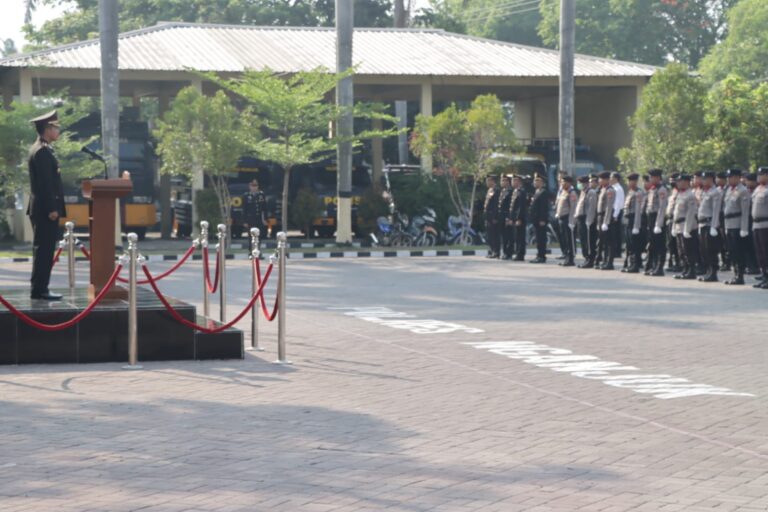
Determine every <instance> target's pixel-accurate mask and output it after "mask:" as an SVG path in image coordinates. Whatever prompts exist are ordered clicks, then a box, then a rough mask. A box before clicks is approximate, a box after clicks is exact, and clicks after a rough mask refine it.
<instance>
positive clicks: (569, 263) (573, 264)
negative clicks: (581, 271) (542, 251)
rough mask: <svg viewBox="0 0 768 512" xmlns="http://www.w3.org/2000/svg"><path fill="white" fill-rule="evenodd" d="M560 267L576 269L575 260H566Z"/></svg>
mask: <svg viewBox="0 0 768 512" xmlns="http://www.w3.org/2000/svg"><path fill="white" fill-rule="evenodd" d="M560 266H563V267H575V266H576V263H574V262H573V260H565V261H564V262H562V263H560Z"/></svg>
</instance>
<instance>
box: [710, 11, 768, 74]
mask: <svg viewBox="0 0 768 512" xmlns="http://www.w3.org/2000/svg"><path fill="white" fill-rule="evenodd" d="M766 24H768V2H765V1H763V0H741V1H740V2H739V3H738V4H736V5H735V6H734V7H733V8H732V9H730V10H729V11H728V36H727V37H726V38H725V39H724V40H723V42H721V43H720V44H718V45H717V46H715V47H714V48H712V51H711V52H710V53H709V54H708V55H707V56H706V57H705V58H704V60H703V61H702V62H701V66H700V70H701V72H702V74H703V76H704V77H705V78H706V79H707V81H708V82H709V83H710V84H714V83H715V82H717V81H719V80H722V79H724V78H725V77H726V76H728V75H729V74H734V75H736V76H740V77H742V78H746V79H748V80H764V79H766V77H767V76H768V73H766V69H768V34H767V33H766V30H765V27H766Z"/></svg>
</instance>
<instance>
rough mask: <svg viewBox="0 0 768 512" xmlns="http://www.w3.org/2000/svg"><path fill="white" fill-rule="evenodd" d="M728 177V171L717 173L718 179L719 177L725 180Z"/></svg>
mask: <svg viewBox="0 0 768 512" xmlns="http://www.w3.org/2000/svg"><path fill="white" fill-rule="evenodd" d="M727 177H728V173H727V172H719V173H717V179H719V180H724V179H725V178H727Z"/></svg>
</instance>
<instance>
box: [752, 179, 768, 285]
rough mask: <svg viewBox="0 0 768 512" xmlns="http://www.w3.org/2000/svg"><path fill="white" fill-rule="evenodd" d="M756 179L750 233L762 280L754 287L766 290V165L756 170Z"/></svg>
mask: <svg viewBox="0 0 768 512" xmlns="http://www.w3.org/2000/svg"><path fill="white" fill-rule="evenodd" d="M757 179H758V183H759V185H758V186H757V188H755V191H754V192H753V193H752V221H753V224H752V230H753V231H752V235H753V236H754V239H755V255H756V256H757V264H758V266H759V267H760V270H761V271H762V273H763V280H762V282H760V283H758V284H756V285H754V287H755V288H761V289H763V290H768V167H760V168H759V169H758V170H757Z"/></svg>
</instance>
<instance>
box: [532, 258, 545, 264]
mask: <svg viewBox="0 0 768 512" xmlns="http://www.w3.org/2000/svg"><path fill="white" fill-rule="evenodd" d="M546 262H547V260H546V258H536V259H533V260H531V261H529V262H528V263H546Z"/></svg>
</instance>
